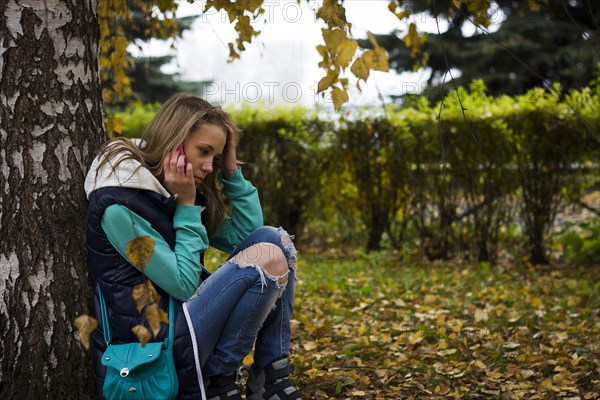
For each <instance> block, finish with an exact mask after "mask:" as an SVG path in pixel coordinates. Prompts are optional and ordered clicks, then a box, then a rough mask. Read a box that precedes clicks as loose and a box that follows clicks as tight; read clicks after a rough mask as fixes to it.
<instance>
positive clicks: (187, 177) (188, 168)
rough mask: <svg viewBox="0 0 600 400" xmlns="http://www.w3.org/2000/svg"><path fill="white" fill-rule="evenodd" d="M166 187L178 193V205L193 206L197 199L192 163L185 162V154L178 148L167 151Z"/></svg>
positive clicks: (165, 162)
mask: <svg viewBox="0 0 600 400" xmlns="http://www.w3.org/2000/svg"><path fill="white" fill-rule="evenodd" d="M164 168H165V187H166V188H167V190H168V191H169V192H170V193H171V194H172V195H177V200H176V202H177V205H188V206H193V205H194V203H195V201H196V185H195V183H194V174H193V173H192V164H190V163H187V165H186V162H185V156H184V155H180V154H179V152H178V151H177V150H175V151H171V152H169V153H167V155H166V156H165V161H164Z"/></svg>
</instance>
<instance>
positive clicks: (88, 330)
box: [74, 314, 98, 350]
mask: <svg viewBox="0 0 600 400" xmlns="http://www.w3.org/2000/svg"><path fill="white" fill-rule="evenodd" d="M74 324H75V329H77V333H79V340H81V344H82V345H83V348H84V349H86V350H87V349H89V348H90V335H91V334H92V332H94V330H96V328H97V327H98V321H97V320H96V319H95V318H92V317H90V316H89V315H85V314H84V315H80V316H79V317H77V318H75V322H74Z"/></svg>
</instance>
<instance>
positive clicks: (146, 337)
mask: <svg viewBox="0 0 600 400" xmlns="http://www.w3.org/2000/svg"><path fill="white" fill-rule="evenodd" d="M131 332H133V333H134V334H135V336H137V337H138V339H139V341H140V343H141V344H142V347H144V346H145V345H146V343H148V342H149V341H150V338H151V337H152V334H151V333H150V331H149V330H148V329H146V327H145V326H144V325H136V326H134V327H133V328H131Z"/></svg>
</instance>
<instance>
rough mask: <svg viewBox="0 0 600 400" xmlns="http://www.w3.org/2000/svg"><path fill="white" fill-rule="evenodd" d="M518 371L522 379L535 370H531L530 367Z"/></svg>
mask: <svg viewBox="0 0 600 400" xmlns="http://www.w3.org/2000/svg"><path fill="white" fill-rule="evenodd" d="M519 373H520V374H521V376H522V377H523V379H529V378H531V377H532V376H533V375H534V374H535V372H533V371H532V370H530V369H523V370H521V371H519Z"/></svg>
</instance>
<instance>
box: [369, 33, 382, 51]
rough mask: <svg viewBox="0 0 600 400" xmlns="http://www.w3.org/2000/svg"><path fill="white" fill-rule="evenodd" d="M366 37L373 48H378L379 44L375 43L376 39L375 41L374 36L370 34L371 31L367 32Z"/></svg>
mask: <svg viewBox="0 0 600 400" xmlns="http://www.w3.org/2000/svg"><path fill="white" fill-rule="evenodd" d="M367 36H368V37H369V41H370V42H371V44H372V45H373V47H374V48H376V49H377V48H378V47H379V43H377V39H375V36H374V35H373V34H372V33H371V31H367Z"/></svg>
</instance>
